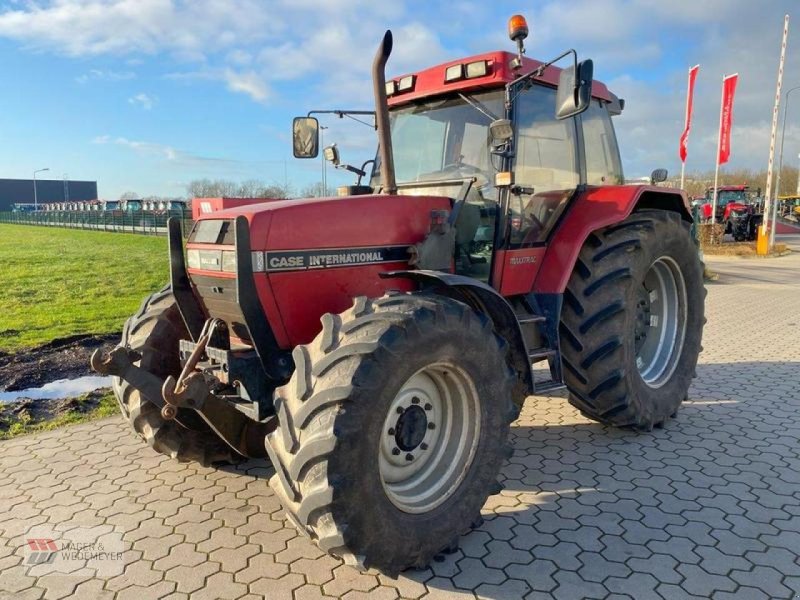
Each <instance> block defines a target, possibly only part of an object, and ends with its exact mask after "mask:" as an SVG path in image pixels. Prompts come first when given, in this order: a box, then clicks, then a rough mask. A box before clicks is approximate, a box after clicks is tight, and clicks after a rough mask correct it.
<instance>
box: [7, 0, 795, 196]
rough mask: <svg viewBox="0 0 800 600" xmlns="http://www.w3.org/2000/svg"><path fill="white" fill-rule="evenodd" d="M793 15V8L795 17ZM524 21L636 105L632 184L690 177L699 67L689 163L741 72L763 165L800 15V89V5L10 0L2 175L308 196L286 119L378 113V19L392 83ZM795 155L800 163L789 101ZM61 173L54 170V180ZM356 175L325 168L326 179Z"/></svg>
mask: <svg viewBox="0 0 800 600" xmlns="http://www.w3.org/2000/svg"><path fill="white" fill-rule="evenodd" d="M792 9H794V14H791V13H792ZM515 12H522V13H524V14H526V16H527V17H528V21H529V24H530V29H531V34H530V36H529V38H528V42H527V47H528V54H529V55H530V56H534V57H536V58H542V59H544V58H548V57H550V56H553V55H555V54H557V53H559V52H561V51H562V50H563V49H565V48H567V47H575V48H576V49H577V50H578V53H579V54H580V55H581V56H582V57H591V58H593V59H594V60H595V77H596V78H598V79H601V80H603V81H605V82H606V83H608V85H609V86H610V87H611V89H612V90H613V91H615V92H616V93H617V94H618V95H620V96H621V97H623V98H625V99H626V101H627V107H626V110H625V112H624V113H623V114H622V116H620V117H618V118H617V120H616V126H617V130H618V135H619V137H620V144H621V146H622V153H623V162H624V165H625V170H626V174H627V175H628V176H630V177H633V176H640V175H645V174H647V173H649V171H650V170H651V169H652V168H655V167H662V166H663V167H667V168H669V169H670V171H671V172H676V171H677V170H679V168H680V164H679V162H678V158H677V142H678V137H679V135H680V131H681V128H682V121H683V111H684V94H685V85H686V70H687V68H688V67H689V66H691V65H693V64H695V63H700V64H701V71H700V75H699V79H698V84H697V99H696V119H695V122H694V127H693V130H692V135H691V138H690V148H689V162H688V164H687V169H688V170H690V171H691V170H693V169H707V168H711V167H713V159H714V158H713V157H714V152H715V150H716V128H717V124H718V118H719V117H718V115H719V112H718V111H719V90H720V84H721V78H722V75H723V74H725V73H733V72H737V71H738V72H739V73H740V84H739V90H738V92H737V99H736V105H735V108H734V138H733V145H732V147H733V154H732V160H731V163H730V165H731V167H738V166H743V167H750V168H761V167H764V166H766V161H767V156H768V151H769V124H770V119H771V117H772V106H773V100H774V93H775V75H776V71H777V59H778V50H779V43H780V35H781V30H782V25H783V15H784V14H785V13H787V12H788V13H790V15H791V16H792V17H793V18H794V22H793V27H794V31H793V32H791V33H790V40H789V48H788V53H787V68H786V74H785V89H786V88H788V87H792V86H794V85H800V10H797V2H796V0H794V1H791V0H766V1H764V2H754V1H752V0H704V1H703V2H699V1H698V0H691V1H690V0H673V1H671V2H669V3H665V2H661V1H657V0H638V1H633V0H573V1H572V2H568V3H567V2H536V3H523V4H519V3H511V2H492V3H487V2H470V1H464V2H448V3H442V4H439V5H437V4H434V3H430V2H391V3H376V2H371V1H367V0H352V1H342V2H331V1H329V0H317V1H314V2H312V1H311V0H269V1H267V0H264V1H260V0H194V1H187V0H106V1H103V0H55V1H52V2H47V1H36V2H33V1H25V0H18V1H10V2H8V1H7V2H0V69H2V72H3V74H4V76H5V80H6V82H7V86H6V89H5V93H4V94H3V105H2V110H0V135H2V138H1V139H2V140H3V142H4V143H3V144H2V145H0V177H30V175H31V173H32V171H33V170H34V169H35V168H41V167H49V168H50V169H51V174H52V175H53V176H55V177H58V178H60V177H61V176H62V175H63V174H65V173H66V174H68V175H69V177H70V178H73V179H97V180H98V184H99V191H100V195H101V196H103V197H106V198H114V197H117V196H119V195H120V194H121V193H123V192H125V191H129V190H132V191H136V192H138V193H139V194H142V195H149V194H159V195H183V194H184V193H185V185H186V183H187V182H188V181H190V180H192V179H195V178H199V177H211V178H218V177H219V178H228V179H235V180H241V179H250V178H258V179H263V180H265V181H268V182H272V181H274V182H279V183H282V182H283V181H284V178H286V180H288V182H289V183H291V184H293V185H294V187H295V189H301V188H302V187H304V186H305V185H307V184H309V183H313V182H314V181H317V180H318V179H319V169H320V164H319V162H317V161H299V160H296V159H293V158H292V157H291V148H290V144H289V139H288V137H289V131H290V122H291V118H292V116H294V115H296V114H305V112H307V111H308V110H310V109H325V108H367V109H369V108H371V99H370V94H371V87H370V84H369V68H370V63H371V60H372V55H373V53H374V49H375V46H376V44H377V42H378V40H379V39H380V35H381V33H382V32H383V30H384V29H386V28H391V29H392V30H393V32H394V34H395V51H394V54H393V56H392V58H391V59H390V63H389V69H388V70H389V72H390V74H398V73H402V72H408V71H412V70H415V69H419V68H422V67H425V66H430V65H432V64H436V63H437V62H441V61H443V60H447V59H451V58H456V57H458V56H462V55H467V54H472V53H477V52H482V51H485V50H491V49H496V48H508V49H511V48H512V45H511V43H510V42H509V41H508V39H507V37H506V31H505V26H506V20H507V18H508V17H509V16H510V15H511V14H513V13H515ZM793 102H794V104H793V110H790V118H789V120H788V123H789V126H788V127H787V138H786V140H787V141H786V151H785V154H786V157H787V158H786V160H787V162H792V161H797V155H798V152H800V91H798V92H797V93H795V95H794V100H793ZM323 124H325V125H329V126H330V129H329V130H328V131H327V132H326V134H327V135H326V142H327V141H337V142H338V145H339V147H340V149H341V151H342V154H343V158H344V159H345V160H348V161H352V162H359V161H361V160H364V159H365V158H368V157H369V156H370V155H371V154H372V152H373V148H374V143H375V140H374V134H373V133H372V132H371V131H370V130H369V129H368V128H366V127H363V126H361V125H357V124H355V125H354V124H351V123H349V122H347V121H344V122H342V121H339V120H336V119H331V120H329V121H324V122H323ZM48 175H50V174H48ZM350 180H351V178H350V177H349V176H347V175H345V174H342V173H336V174H332V173H331V171H330V170H329V181H330V182H331V183H337V184H338V183H343V182H348V181H350Z"/></svg>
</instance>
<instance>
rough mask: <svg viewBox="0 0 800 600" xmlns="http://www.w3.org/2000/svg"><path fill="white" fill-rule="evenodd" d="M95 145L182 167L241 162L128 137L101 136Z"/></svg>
mask: <svg viewBox="0 0 800 600" xmlns="http://www.w3.org/2000/svg"><path fill="white" fill-rule="evenodd" d="M92 143H93V144H99V145H115V146H121V147H123V148H128V149H129V150H132V151H134V152H136V153H137V154H140V155H142V156H148V157H151V158H155V159H160V160H161V161H163V162H166V163H170V164H177V165H181V166H204V165H209V164H212V165H233V164H236V163H238V162H239V161H236V160H231V159H227V158H218V157H211V156H203V155H199V154H194V153H191V152H186V151H183V150H178V149H176V148H175V147H174V146H171V145H168V144H162V143H159V142H148V141H141V140H131V139H128V138H126V137H121V136H120V137H113V136H110V135H99V136H97V137H95V138H94V139H93V140H92Z"/></svg>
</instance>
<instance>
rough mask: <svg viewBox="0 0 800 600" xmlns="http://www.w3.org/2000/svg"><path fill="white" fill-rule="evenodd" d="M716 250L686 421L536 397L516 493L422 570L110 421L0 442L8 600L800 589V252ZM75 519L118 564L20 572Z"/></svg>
mask: <svg viewBox="0 0 800 600" xmlns="http://www.w3.org/2000/svg"><path fill="white" fill-rule="evenodd" d="M709 262H710V264H711V266H712V268H714V269H716V270H717V271H718V272H720V274H721V278H720V280H719V282H717V283H714V284H711V285H709V287H708V292H709V293H708V301H707V315H708V325H707V327H706V332H705V338H704V345H705V348H706V349H705V352H704V353H703V355H702V358H701V364H700V365H699V367H698V370H697V375H698V377H697V379H696V380H695V383H694V385H693V387H692V390H691V393H690V399H689V401H688V402H687V403H686V404H685V405H684V407H683V408H682V409H681V411H680V412H679V413H678V416H677V418H676V419H675V420H673V421H670V422H669V423H668V424H667V426H666V427H665V428H663V429H657V430H655V431H653V432H651V433H644V434H638V433H633V432H629V431H617V430H612V429H608V428H606V427H603V426H601V425H597V424H594V423H591V422H589V421H587V420H586V419H585V418H583V417H581V416H580V415H579V414H578V413H577V412H576V411H575V410H573V409H572V408H570V407H569V405H568V404H567V403H566V402H565V400H564V399H563V398H559V397H553V398H542V397H532V398H529V399H528V401H527V402H526V404H525V407H524V410H523V411H522V414H521V416H520V418H519V420H518V421H517V422H516V423H515V425H514V427H513V429H512V431H513V438H514V446H515V452H514V455H513V457H512V458H511V459H510V460H509V461H508V463H507V465H506V466H505V468H504V469H503V476H502V479H503V480H504V484H505V490H504V491H503V492H502V493H500V494H499V495H497V496H494V497H492V498H490V500H489V501H488V502H487V504H486V506H485V508H484V510H483V515H484V518H485V522H484V523H483V524H482V525H481V526H480V527H478V528H477V529H476V530H475V531H473V532H472V533H470V534H469V535H466V536H464V537H463V538H462V539H461V545H460V549H459V550H457V551H456V552H455V553H453V554H450V555H447V556H443V557H441V560H440V561H437V562H434V563H433V564H432V566H431V567H430V568H428V569H425V570H421V571H413V572H407V573H405V574H404V575H402V576H401V577H400V578H398V579H396V580H394V579H390V578H388V577H385V576H384V575H382V574H379V573H376V572H368V573H363V574H362V573H358V572H356V571H355V570H353V569H352V568H350V567H348V566H345V565H343V564H341V563H340V562H339V561H338V560H336V559H334V558H331V557H329V556H326V555H324V554H323V553H322V552H320V551H319V550H318V549H317V548H316V547H315V546H314V545H313V544H311V543H310V542H309V541H308V540H307V539H306V538H304V537H302V536H300V535H298V533H297V532H296V531H295V530H294V529H293V528H292V526H291V525H290V524H289V523H288V522H287V521H286V520H285V519H284V517H283V515H282V513H281V509H280V506H279V504H278V501H277V499H276V498H275V496H274V495H273V494H272V493H271V491H270V490H269V488H268V486H267V478H268V477H269V476H270V474H271V472H272V471H271V469H270V467H269V466H268V465H267V464H265V463H262V462H253V461H251V462H248V463H245V464H243V465H239V466H237V467H235V468H227V469H222V470H214V469H210V468H202V467H199V466H197V465H192V464H179V463H176V462H173V461H172V460H169V459H167V458H164V457H162V456H159V455H157V454H155V453H153V452H152V451H150V450H149V449H148V448H146V447H145V446H144V445H143V444H142V443H140V441H139V440H138V439H137V438H136V437H134V435H133V434H132V433H131V432H130V431H129V429H128V427H127V425H126V424H124V423H123V422H122V420H121V418H112V419H108V420H104V421H99V422H95V423H90V424H86V425H80V426H75V427H70V428H65V429H60V430H57V431H53V432H48V433H42V434H37V435H33V436H28V437H22V438H19V439H15V440H11V441H7V442H3V443H0V597H2V598H15V599H16V598H20V599H35V598H49V599H56V598H86V599H92V600H94V599H106V598H107V599H112V598H114V599H117V598H118V599H120V600H122V599H126V598H135V599H136V600H147V599H150V598H169V599H176V600H177V599H181V598H189V597H191V598H197V599H199V598H261V597H267V598H275V599H283V598H287V599H288V598H294V599H296V600H303V599H311V598H328V597H330V598H335V597H343V598H347V599H356V598H367V597H369V598H386V599H393V598H409V599H412V598H413V599H416V598H472V597H476V596H477V597H482V598H495V599H512V598H513V599H516V598H523V597H525V598H530V599H536V598H566V599H569V600H572V599H575V598H635V599H637V600H640V599H648V598H714V599H719V600H723V599H725V600H727V599H733V598H743V599H757V598H791V597H793V596H797V595H798V594H800V560H799V559H798V556H799V555H800V444H799V443H798V439H800V303H799V302H798V300H800V255H797V254H795V255H794V256H790V257H785V258H780V259H775V260H773V261H769V262H764V263H761V262H760V261H752V260H751V261H744V260H742V259H724V260H721V259H713V260H710V261H709ZM759 267H765V268H768V270H769V276H761V275H758V272H757V271H755V270H754V269H756V268H759ZM65 524H68V525H69V526H71V527H78V526H82V527H91V526H97V525H101V524H106V525H110V526H113V528H114V530H115V531H118V532H120V533H121V534H122V536H123V542H124V546H125V552H124V558H125V566H124V572H122V573H121V574H119V575H114V576H110V577H91V576H90V575H84V576H80V577H78V576H62V575H40V576H38V577H37V576H34V575H31V573H29V572H27V571H26V569H27V567H26V566H25V565H24V564H23V560H24V559H25V539H24V538H25V532H26V531H27V529H28V528H29V527H31V526H33V525H44V526H46V527H55V526H57V525H61V526H63V525H65Z"/></svg>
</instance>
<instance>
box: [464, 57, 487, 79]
mask: <svg viewBox="0 0 800 600" xmlns="http://www.w3.org/2000/svg"><path fill="white" fill-rule="evenodd" d="M487 71H488V64H487V62H486V61H485V60H479V61H477V62H471V63H468V64H467V79H472V78H473V77H483V76H484V75H486V73H487Z"/></svg>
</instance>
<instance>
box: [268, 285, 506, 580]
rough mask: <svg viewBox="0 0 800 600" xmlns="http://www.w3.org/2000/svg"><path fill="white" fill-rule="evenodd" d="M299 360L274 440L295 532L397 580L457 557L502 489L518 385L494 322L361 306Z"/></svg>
mask: <svg viewBox="0 0 800 600" xmlns="http://www.w3.org/2000/svg"><path fill="white" fill-rule="evenodd" d="M322 325H323V329H322V332H321V333H320V334H319V335H318V336H317V338H316V339H315V340H314V342H312V343H311V344H309V345H308V346H299V347H297V348H296V349H295V350H294V354H293V356H294V360H295V364H296V366H297V369H296V371H295V373H294V375H293V376H292V379H291V381H290V382H289V383H288V384H287V385H286V386H284V387H282V388H280V389H278V390H277V392H276V394H275V397H276V410H277V413H278V419H279V423H280V425H279V427H278V428H277V429H276V430H275V431H274V432H272V433H270V434H269V435H268V436H267V449H268V451H269V454H270V458H271V459H272V462H273V465H274V466H275V469H276V474H275V475H274V476H273V477H272V479H271V480H270V484H271V485H272V487H273V489H274V490H275V492H276V493H277V495H278V496H279V497H280V499H281V501H282V503H283V506H284V508H285V509H286V511H287V513H288V515H289V517H290V519H291V520H292V521H293V522H294V524H295V525H296V526H297V528H298V529H299V530H300V531H301V532H304V533H306V534H308V535H309V536H311V538H312V539H314V540H315V541H316V543H317V544H318V545H319V546H320V548H322V549H323V550H325V551H327V552H329V553H331V554H333V555H335V556H339V557H341V558H343V559H344V560H345V561H346V562H347V563H348V564H351V565H353V566H356V567H357V568H362V569H363V568H369V567H374V568H377V569H379V570H382V571H384V572H386V573H388V574H390V575H396V574H397V573H399V572H400V571H402V570H403V569H406V568H408V567H412V566H415V567H422V566H425V565H427V564H428V563H429V562H430V560H431V559H432V558H433V557H434V556H435V555H436V554H437V553H439V552H441V551H442V550H445V549H447V548H451V547H453V545H454V544H455V543H457V540H458V536H459V535H460V534H462V533H465V532H467V531H468V530H469V529H470V527H471V525H472V524H473V523H475V522H476V521H477V520H478V519H479V517H480V510H481V507H482V506H483V504H484V502H485V501H486V498H487V497H488V496H489V495H490V494H493V493H497V492H498V491H499V490H500V489H501V488H500V486H499V484H498V483H497V475H498V473H499V470H500V467H501V465H502V462H503V460H504V459H505V458H507V457H508V456H510V453H511V447H510V446H509V445H508V444H507V441H506V440H507V437H508V432H509V425H510V423H511V421H512V420H513V419H514V418H515V417H516V415H517V409H516V407H515V406H514V404H513V402H512V399H511V398H512V385H513V382H514V375H513V373H512V371H511V369H510V367H509V365H508V364H507V362H506V359H505V355H506V348H505V342H504V341H503V340H502V339H500V338H499V337H498V336H497V335H496V334H495V333H494V331H493V330H492V325H491V323H490V322H489V320H488V319H487V318H486V317H485V316H483V315H479V314H477V313H475V312H474V311H473V310H472V309H471V308H469V307H468V306H466V305H464V304H462V303H460V302H457V301H455V300H451V299H449V298H443V297H439V296H430V295H424V294H396V295H390V296H385V297H383V298H381V299H380V300H376V301H372V300H368V299H366V298H363V297H360V298H358V299H356V302H355V305H354V307H353V308H352V309H351V310H349V311H347V312H345V313H343V314H341V315H331V314H326V315H324V316H323V317H322Z"/></svg>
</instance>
